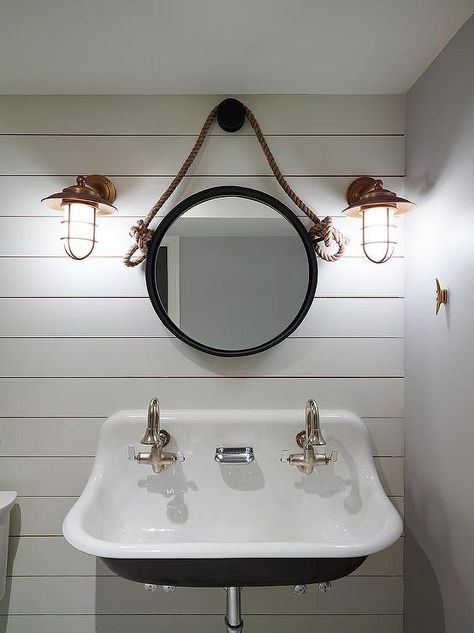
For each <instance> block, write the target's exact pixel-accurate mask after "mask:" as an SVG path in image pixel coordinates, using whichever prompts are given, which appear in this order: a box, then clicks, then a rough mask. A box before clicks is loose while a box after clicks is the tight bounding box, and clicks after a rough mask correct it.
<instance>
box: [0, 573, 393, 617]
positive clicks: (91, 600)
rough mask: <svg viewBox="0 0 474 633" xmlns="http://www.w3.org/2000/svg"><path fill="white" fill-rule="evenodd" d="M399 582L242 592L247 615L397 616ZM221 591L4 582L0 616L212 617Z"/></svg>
mask: <svg viewBox="0 0 474 633" xmlns="http://www.w3.org/2000/svg"><path fill="white" fill-rule="evenodd" d="M402 594H403V585H402V580H401V578H387V577H386V578H369V577H363V576H362V577H361V576H358V577H357V576H353V577H349V578H344V579H342V580H339V581H337V582H336V583H334V588H333V590H332V591H329V592H328V593H326V594H323V593H321V592H320V591H311V592H310V593H308V594H307V595H306V597H305V600H300V599H299V597H298V596H296V595H295V594H294V593H293V591H292V590H291V588H288V587H268V588H267V587H259V588H251V589H244V591H243V598H242V599H243V612H244V614H245V615H247V614H259V613H261V614H267V613H273V614H292V613H294V614H304V613H306V614H334V613H336V614H374V615H375V614H386V615H389V614H394V615H395V614H400V613H402ZM224 598H225V596H224V594H223V591H222V589H196V588H192V589H187V588H179V589H177V590H176V591H175V592H174V593H173V594H163V593H158V592H156V593H150V592H146V591H144V590H143V585H141V584H140V583H133V582H128V581H125V580H123V579H122V578H118V577H111V576H110V577H108V576H107V577H100V578H97V579H95V578H91V577H82V578H81V577H64V578H59V577H54V576H53V577H29V578H27V577H23V578H11V579H8V580H7V599H4V600H3V601H2V602H1V603H0V613H5V612H6V610H7V609H8V612H9V613H11V614H19V613H24V614H38V615H41V614H53V613H57V614H68V613H70V614H78V615H79V614H93V613H97V614H114V613H120V614H127V613H128V614H133V613H138V614H152V613H163V614H185V613H195V614H211V613H220V614H223V613H224V608H225V600H224Z"/></svg>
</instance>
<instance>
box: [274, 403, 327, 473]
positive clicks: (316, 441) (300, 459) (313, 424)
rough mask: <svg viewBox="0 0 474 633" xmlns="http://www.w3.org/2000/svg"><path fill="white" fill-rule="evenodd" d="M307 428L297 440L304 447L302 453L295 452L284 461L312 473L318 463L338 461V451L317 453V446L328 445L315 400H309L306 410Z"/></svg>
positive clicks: (302, 470)
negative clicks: (315, 449) (315, 448)
mask: <svg viewBox="0 0 474 633" xmlns="http://www.w3.org/2000/svg"><path fill="white" fill-rule="evenodd" d="M304 418H305V430H304V431H301V432H300V433H298V435H297V436H296V441H297V443H298V445H299V446H301V448H302V449H303V452H302V453H293V454H291V455H290V456H289V457H286V458H284V457H283V455H282V461H288V462H289V463H290V464H291V466H295V467H296V468H297V469H298V470H299V471H301V472H302V473H305V474H306V475H310V474H311V473H312V472H313V470H314V467H315V466H317V465H327V464H329V463H330V462H335V461H337V451H331V453H330V454H329V455H327V454H326V453H315V451H314V447H315V446H326V440H325V439H324V437H323V434H322V431H321V423H320V417H319V407H318V405H317V403H316V401H315V400H312V399H311V400H308V402H307V403H306V407H305V412H304Z"/></svg>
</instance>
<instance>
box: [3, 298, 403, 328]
mask: <svg viewBox="0 0 474 633" xmlns="http://www.w3.org/2000/svg"><path fill="white" fill-rule="evenodd" d="M52 314H54V319H52V318H51V315H52ZM55 336H58V337H61V336H62V337H96V336H97V337H105V336H112V337H125V338H133V337H157V336H165V337H171V336H172V335H171V333H170V332H169V331H168V330H167V329H166V328H165V326H164V325H163V324H162V322H161V321H160V319H159V318H158V317H157V315H156V312H155V311H154V309H153V306H152V305H151V302H150V301H149V299H147V298H140V297H135V298H130V299H129V298H123V299H113V298H112V299H107V298H106V299H102V298H98V297H96V298H83V299H61V298H54V297H53V298H49V299H25V298H19V299H0V337H55ZM291 336H292V338H300V337H303V338H304V337H352V336H355V337H401V336H403V299H397V298H394V299H387V298H380V299H379V298H376V297H375V298H369V299H358V298H349V299H322V298H319V299H316V300H315V301H314V303H313V305H312V307H311V309H310V311H309V312H308V314H307V315H306V317H305V319H304V321H303V323H302V324H301V325H300V327H299V328H298V329H297V330H296V331H295V332H294V333H293V334H292V335H291Z"/></svg>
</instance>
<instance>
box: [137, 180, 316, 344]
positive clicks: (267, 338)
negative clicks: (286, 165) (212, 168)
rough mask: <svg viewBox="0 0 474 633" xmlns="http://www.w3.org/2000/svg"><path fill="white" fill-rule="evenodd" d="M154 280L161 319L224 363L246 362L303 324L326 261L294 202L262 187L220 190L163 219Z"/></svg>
mask: <svg viewBox="0 0 474 633" xmlns="http://www.w3.org/2000/svg"><path fill="white" fill-rule="evenodd" d="M146 282H147V287H148V294H149V295H150V299H151V302H152V304H153V306H154V308H155V310H156V312H157V313H158V316H159V317H160V319H161V320H162V321H163V323H164V324H165V325H166V327H167V328H168V329H169V330H170V331H171V332H172V333H173V334H175V335H176V336H177V337H178V338H180V339H181V340H182V341H184V342H185V343H187V344H188V345H191V346H192V347H195V348H197V349H199V350H201V351H203V352H207V353H208V354H213V355H216V356H245V355H248V354H255V353H257V352H261V351H263V350H265V349H268V348H269V347H272V346H273V345H276V344H277V343H279V342H280V341H282V340H283V339H285V338H286V337H287V336H288V335H289V334H291V333H292V332H293V331H294V330H295V329H296V327H297V326H298V325H299V324H300V323H301V321H302V320H303V318H304V316H305V315H306V313H307V312H308V310H309V308H310V306H311V302H312V300H313V297H314V293H315V291H316V282H317V264H316V256H315V253H314V248H313V245H312V243H311V239H310V237H309V235H308V233H307V231H306V229H305V227H304V226H303V225H302V223H301V222H300V221H299V220H298V218H297V217H296V216H295V215H294V214H293V213H292V212H291V211H290V210H289V209H288V208H287V207H286V206H285V205H284V204H282V203H281V202H279V201H278V200H276V199H275V198H272V197H271V196H269V195H267V194H264V193H262V192H260V191H256V190H253V189H247V188H244V187H215V188H213V189H206V190H205V191H201V192H199V193H197V194H195V195H193V196H191V197H189V198H187V199H186V200H184V201H183V202H181V203H180V204H178V205H177V206H176V207H175V208H174V209H173V210H172V211H171V212H170V213H169V214H168V215H166V216H165V217H164V218H163V220H162V221H161V223H160V224H159V226H158V228H157V229H156V231H155V234H154V236H153V239H152V241H151V243H150V246H149V249H148V256H147V264H146Z"/></svg>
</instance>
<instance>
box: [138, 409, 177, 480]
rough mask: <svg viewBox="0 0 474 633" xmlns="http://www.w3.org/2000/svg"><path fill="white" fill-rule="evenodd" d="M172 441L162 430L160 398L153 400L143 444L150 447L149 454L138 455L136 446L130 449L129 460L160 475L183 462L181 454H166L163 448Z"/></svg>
mask: <svg viewBox="0 0 474 633" xmlns="http://www.w3.org/2000/svg"><path fill="white" fill-rule="evenodd" d="M169 441H170V434H169V433H168V432H167V431H165V430H162V429H161V428H160V403H159V402H158V398H153V399H152V400H151V401H150V404H149V405H148V416H147V424H146V430H145V435H144V436H143V438H142V440H141V443H142V444H146V445H148V446H150V447H151V448H150V452H149V453H136V452H135V448H134V446H132V445H130V446H129V447H128V458H129V460H131V461H134V460H135V461H137V462H138V463H139V464H147V465H149V466H151V467H152V469H153V472H154V473H156V474H158V473H161V472H162V471H163V470H166V469H167V468H169V467H170V466H171V465H172V464H174V463H175V462H183V461H184V455H183V454H182V453H181V452H179V451H178V452H177V453H165V452H164V451H163V448H164V447H165V446H166V445H167V444H168V442H169Z"/></svg>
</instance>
